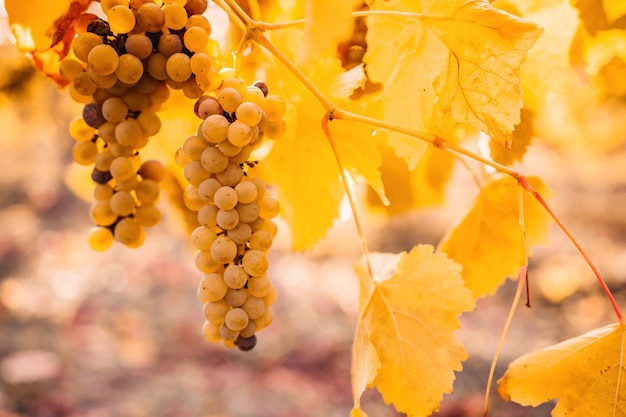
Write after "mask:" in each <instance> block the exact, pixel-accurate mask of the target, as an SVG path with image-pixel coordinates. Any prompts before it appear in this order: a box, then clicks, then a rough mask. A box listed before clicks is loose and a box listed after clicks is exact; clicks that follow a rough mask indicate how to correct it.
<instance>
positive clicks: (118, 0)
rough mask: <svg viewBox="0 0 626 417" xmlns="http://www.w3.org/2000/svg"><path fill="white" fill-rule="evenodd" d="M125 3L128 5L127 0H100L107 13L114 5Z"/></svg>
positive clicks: (103, 9)
mask: <svg viewBox="0 0 626 417" xmlns="http://www.w3.org/2000/svg"><path fill="white" fill-rule="evenodd" d="M118 5H124V6H126V7H128V1H127V0H100V6H101V7H102V11H103V12H104V13H105V14H107V13H109V10H111V8H112V7H115V6H118Z"/></svg>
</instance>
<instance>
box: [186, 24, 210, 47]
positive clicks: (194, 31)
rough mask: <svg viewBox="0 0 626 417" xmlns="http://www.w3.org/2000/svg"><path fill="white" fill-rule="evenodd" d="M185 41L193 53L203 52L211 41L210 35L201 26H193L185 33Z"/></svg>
mask: <svg viewBox="0 0 626 417" xmlns="http://www.w3.org/2000/svg"><path fill="white" fill-rule="evenodd" d="M183 41H184V43H185V47H187V49H189V50H190V51H191V52H201V51H202V50H203V49H204V47H205V46H206V45H207V42H208V41H209V34H208V33H207V31H206V30H204V29H203V28H201V27H199V26H191V27H188V28H187V30H186V31H185V35H184V36H183Z"/></svg>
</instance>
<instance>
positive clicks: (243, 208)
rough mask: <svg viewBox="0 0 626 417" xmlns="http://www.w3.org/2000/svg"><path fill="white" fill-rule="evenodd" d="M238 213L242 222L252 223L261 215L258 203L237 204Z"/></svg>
mask: <svg viewBox="0 0 626 417" xmlns="http://www.w3.org/2000/svg"><path fill="white" fill-rule="evenodd" d="M237 213H239V221H240V222H243V223H251V222H253V221H255V220H256V219H257V218H258V217H259V206H257V204H256V203H250V204H237Z"/></svg>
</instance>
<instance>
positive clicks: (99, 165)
mask: <svg viewBox="0 0 626 417" xmlns="http://www.w3.org/2000/svg"><path fill="white" fill-rule="evenodd" d="M114 159H115V157H114V156H113V154H112V153H111V151H110V150H109V149H103V150H102V152H100V153H98V155H96V157H95V158H94V161H93V162H94V166H95V167H96V169H97V170H98V171H108V170H109V169H110V168H111V162H113V160H114Z"/></svg>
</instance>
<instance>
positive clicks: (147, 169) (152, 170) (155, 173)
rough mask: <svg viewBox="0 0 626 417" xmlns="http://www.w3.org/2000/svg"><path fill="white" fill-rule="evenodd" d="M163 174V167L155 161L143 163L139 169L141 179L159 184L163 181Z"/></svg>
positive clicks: (164, 172)
mask: <svg viewBox="0 0 626 417" xmlns="http://www.w3.org/2000/svg"><path fill="white" fill-rule="evenodd" d="M165 174H166V170H165V167H164V166H163V164H162V163H161V162H159V161H157V160H155V159H150V160H148V161H144V162H143V163H142V164H141V166H140V167H139V175H141V177H142V178H143V179H149V180H154V181H156V182H161V181H163V179H164V177H165Z"/></svg>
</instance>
